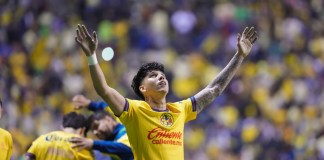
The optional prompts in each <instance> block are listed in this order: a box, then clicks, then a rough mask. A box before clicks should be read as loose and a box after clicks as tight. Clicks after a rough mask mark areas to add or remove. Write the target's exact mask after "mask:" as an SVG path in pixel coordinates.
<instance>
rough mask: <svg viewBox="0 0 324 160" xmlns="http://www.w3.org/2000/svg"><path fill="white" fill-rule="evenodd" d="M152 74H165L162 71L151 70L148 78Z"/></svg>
mask: <svg viewBox="0 0 324 160" xmlns="http://www.w3.org/2000/svg"><path fill="white" fill-rule="evenodd" d="M150 74H163V75H164V73H163V72H162V71H160V70H151V71H148V72H147V74H146V76H147V75H150Z"/></svg>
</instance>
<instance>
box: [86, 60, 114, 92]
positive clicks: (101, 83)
mask: <svg viewBox="0 0 324 160" xmlns="http://www.w3.org/2000/svg"><path fill="white" fill-rule="evenodd" d="M89 69H90V74H91V78H92V84H93V86H94V88H95V90H96V92H97V93H98V95H99V96H101V97H104V96H105V95H106V93H105V92H106V90H107V89H106V88H108V87H109V86H108V85H107V82H106V79H105V75H104V74H103V72H102V70H101V68H100V66H99V64H96V65H89Z"/></svg>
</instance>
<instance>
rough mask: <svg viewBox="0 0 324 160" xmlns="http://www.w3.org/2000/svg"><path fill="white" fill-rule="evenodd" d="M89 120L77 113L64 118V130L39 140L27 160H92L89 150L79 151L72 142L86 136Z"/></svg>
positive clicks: (32, 146) (45, 135)
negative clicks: (73, 139)
mask: <svg viewBox="0 0 324 160" xmlns="http://www.w3.org/2000/svg"><path fill="white" fill-rule="evenodd" d="M86 125H87V119H86V118H85V117H84V116H83V115H81V114H77V113H76V112H70V113H68V114H66V115H64V116H63V130H62V131H53V132H50V133H48V134H44V135H41V136H40V137H39V138H37V139H36V140H35V141H34V142H33V143H32V145H31V147H30V148H29V149H28V151H27V153H26V154H25V158H26V159H27V160H31V159H42V160H43V159H46V160H54V159H55V160H67V159H70V160H91V159H94V156H93V153H92V152H90V151H89V150H85V149H84V150H77V149H74V148H73V144H72V143H71V142H70V140H71V138H72V137H82V136H84V135H85V130H86Z"/></svg>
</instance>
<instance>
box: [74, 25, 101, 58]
mask: <svg viewBox="0 0 324 160" xmlns="http://www.w3.org/2000/svg"><path fill="white" fill-rule="evenodd" d="M76 33H77V36H76V37H75V41H76V42H77V43H78V44H79V45H80V46H81V48H82V50H83V52H84V53H85V54H86V56H91V55H92V54H95V53H96V50H97V47H98V38H97V33H96V32H95V31H93V33H92V35H93V37H91V36H90V34H89V32H88V30H87V28H86V27H85V26H84V25H80V24H78V28H77V30H76Z"/></svg>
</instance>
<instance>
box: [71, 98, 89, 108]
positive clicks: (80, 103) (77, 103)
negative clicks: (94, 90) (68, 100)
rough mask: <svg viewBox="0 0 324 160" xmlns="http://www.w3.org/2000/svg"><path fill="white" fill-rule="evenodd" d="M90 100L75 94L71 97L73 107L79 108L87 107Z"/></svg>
mask: <svg viewBox="0 0 324 160" xmlns="http://www.w3.org/2000/svg"><path fill="white" fill-rule="evenodd" d="M90 102H91V100H90V99H88V98H87V97H85V96H83V95H75V96H74V97H73V98H72V103H73V109H75V110H79V109H83V108H87V107H88V106H89V104H90Z"/></svg>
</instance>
